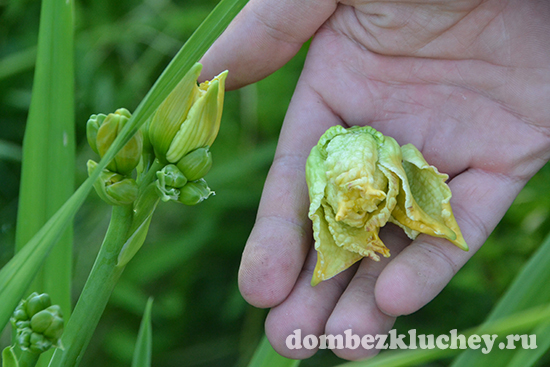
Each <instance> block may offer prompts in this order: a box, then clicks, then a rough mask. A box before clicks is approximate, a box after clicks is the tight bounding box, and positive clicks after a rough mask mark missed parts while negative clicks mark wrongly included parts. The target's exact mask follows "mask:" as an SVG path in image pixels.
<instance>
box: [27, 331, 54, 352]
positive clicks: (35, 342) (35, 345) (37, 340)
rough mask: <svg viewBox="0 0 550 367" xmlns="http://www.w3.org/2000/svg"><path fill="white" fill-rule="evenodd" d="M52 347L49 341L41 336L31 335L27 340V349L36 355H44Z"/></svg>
mask: <svg viewBox="0 0 550 367" xmlns="http://www.w3.org/2000/svg"><path fill="white" fill-rule="evenodd" d="M52 346H53V343H52V342H51V340H50V339H48V338H46V337H45V336H44V335H42V334H38V333H32V334H31V337H30V340H29V347H28V349H29V350H30V351H31V352H33V353H36V354H39V353H44V352H45V351H47V350H48V349H50V348H51V347H52Z"/></svg>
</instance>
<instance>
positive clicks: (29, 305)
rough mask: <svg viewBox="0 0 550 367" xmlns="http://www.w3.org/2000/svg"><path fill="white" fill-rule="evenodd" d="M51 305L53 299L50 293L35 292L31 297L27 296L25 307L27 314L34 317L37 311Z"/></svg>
mask: <svg viewBox="0 0 550 367" xmlns="http://www.w3.org/2000/svg"><path fill="white" fill-rule="evenodd" d="M51 305H52V301H51V299H50V296H49V295H48V294H46V293H42V294H38V293H36V292H34V293H32V294H31V295H30V296H29V297H27V302H26V307H25V309H26V311H27V315H28V316H29V317H33V316H34V315H35V314H36V313H38V312H40V311H42V310H44V309H46V308H47V307H50V306H51Z"/></svg>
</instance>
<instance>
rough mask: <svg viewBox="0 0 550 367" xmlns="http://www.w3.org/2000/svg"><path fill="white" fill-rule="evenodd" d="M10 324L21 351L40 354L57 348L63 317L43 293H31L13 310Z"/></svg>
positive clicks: (59, 310)
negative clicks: (13, 328) (14, 331)
mask: <svg viewBox="0 0 550 367" xmlns="http://www.w3.org/2000/svg"><path fill="white" fill-rule="evenodd" d="M11 322H12V324H13V326H14V327H15V330H16V336H15V338H16V341H17V344H18V345H19V346H20V347H21V349H23V350H28V351H30V352H32V353H35V354H40V353H43V352H45V351H47V350H48V349H50V348H51V347H52V346H53V347H59V346H60V342H61V334H62V333H63V316H62V314H61V309H60V308H59V306H57V305H52V302H51V300H50V297H49V296H48V295H47V294H45V293H43V294H38V293H36V292H34V293H32V294H31V295H30V296H29V297H27V298H26V299H24V300H22V301H21V303H20V304H19V306H17V308H16V309H15V311H14V313H13V316H12V318H11Z"/></svg>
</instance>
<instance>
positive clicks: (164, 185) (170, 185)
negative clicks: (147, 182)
mask: <svg viewBox="0 0 550 367" xmlns="http://www.w3.org/2000/svg"><path fill="white" fill-rule="evenodd" d="M157 178H158V180H157V181H156V185H157V191H158V193H159V196H160V199H161V200H162V201H164V202H167V201H169V200H174V201H175V200H178V197H179V194H180V191H179V190H178V189H179V188H182V187H183V186H185V184H186V183H187V178H186V177H185V176H184V175H183V173H181V171H180V170H179V169H178V167H176V166H175V165H173V164H168V165H166V166H164V167H163V168H162V169H161V170H160V171H157Z"/></svg>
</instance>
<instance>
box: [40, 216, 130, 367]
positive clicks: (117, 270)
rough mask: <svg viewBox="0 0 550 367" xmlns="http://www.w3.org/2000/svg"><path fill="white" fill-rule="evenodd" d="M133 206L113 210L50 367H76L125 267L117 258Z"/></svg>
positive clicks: (126, 232)
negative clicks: (118, 264)
mask: <svg viewBox="0 0 550 367" xmlns="http://www.w3.org/2000/svg"><path fill="white" fill-rule="evenodd" d="M132 216H133V209H132V205H127V206H115V207H113V211H112V216H111V222H110V224H109V229H108V230H107V234H106V235H105V239H104V241H103V244H102V245H101V249H100V251H99V254H98V255H97V258H96V261H95V263H94V266H93V268H92V271H91V273H90V276H89V277H88V280H87V281H86V285H85V286H84V289H83V290H82V294H81V295H80V298H79V299H78V303H77V304H76V307H75V309H74V312H73V314H72V316H71V318H70V319H69V322H68V324H67V327H66V329H65V331H64V333H63V337H62V344H63V347H64V349H63V350H62V349H59V348H58V349H57V350H56V351H55V353H54V355H53V357H52V360H51V362H50V367H62V366H63V367H76V366H77V365H78V364H79V363H80V360H81V359H82V355H83V354H84V350H85V349H86V347H87V346H88V343H89V341H90V339H91V337H92V335H93V332H94V330H95V328H96V326H97V324H98V322H99V319H100V318H101V315H102V314H103V310H104V309H105V306H106V305H107V301H108V300H109V297H110V295H111V292H112V290H113V288H114V287H115V285H116V283H117V281H118V279H119V277H120V275H121V274H122V271H123V270H124V267H120V266H116V264H117V257H118V254H119V253H120V250H121V248H122V246H123V245H124V243H125V242H126V240H127V236H128V230H129V228H130V226H131V225H132Z"/></svg>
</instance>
